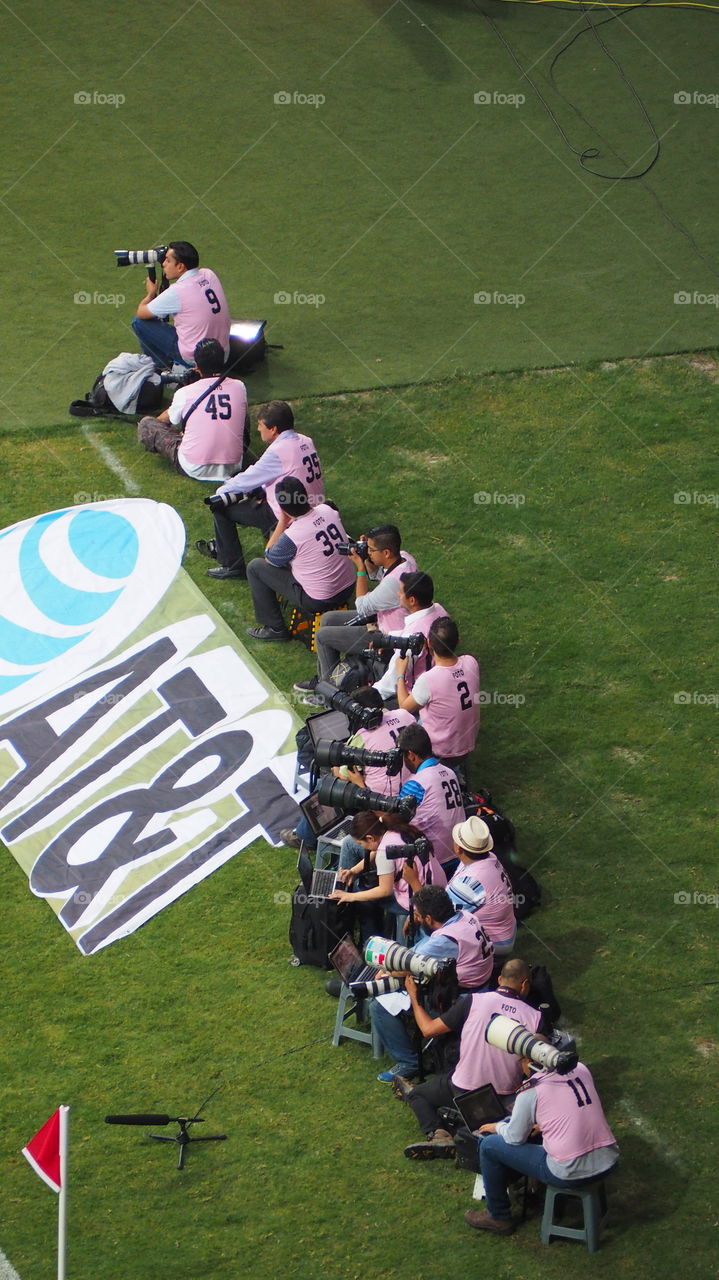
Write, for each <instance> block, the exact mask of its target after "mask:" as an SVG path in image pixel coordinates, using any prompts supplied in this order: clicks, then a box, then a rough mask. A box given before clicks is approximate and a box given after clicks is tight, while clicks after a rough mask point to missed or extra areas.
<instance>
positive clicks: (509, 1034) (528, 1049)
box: [484, 1013, 579, 1076]
mask: <svg viewBox="0 0 719 1280" xmlns="http://www.w3.org/2000/svg"><path fill="white" fill-rule="evenodd" d="M484 1038H485V1040H486V1041H487V1044H492V1045H494V1047H495V1049H504V1050H505V1052H506V1053H514V1054H516V1056H517V1057H518V1058H531V1060H532V1062H535V1063H536V1064H537V1066H538V1067H546V1068H547V1069H548V1070H549V1071H556V1072H557V1075H560V1076H565V1075H566V1074H567V1072H568V1071H573V1070H574V1068H575V1067H576V1065H577V1063H578V1061H579V1054H578V1053H577V1051H576V1048H574V1047H572V1048H571V1049H569V1048H557V1047H556V1046H555V1045H553V1044H545V1042H544V1041H543V1040H538V1039H537V1037H536V1036H535V1035H533V1034H532V1032H531V1031H530V1030H529V1028H528V1027H525V1026H524V1025H523V1023H521V1022H516V1021H515V1019H514V1018H508V1017H506V1015H505V1014H503V1013H495V1014H493V1015H492V1017H491V1018H490V1020H489V1023H488V1025H487V1030H486V1031H485V1033H484Z"/></svg>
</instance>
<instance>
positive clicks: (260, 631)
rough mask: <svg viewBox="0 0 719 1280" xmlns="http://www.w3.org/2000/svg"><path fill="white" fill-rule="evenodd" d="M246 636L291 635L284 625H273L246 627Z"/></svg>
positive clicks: (280, 637)
mask: <svg viewBox="0 0 719 1280" xmlns="http://www.w3.org/2000/svg"><path fill="white" fill-rule="evenodd" d="M207 572H208V573H212V569H208V571H207ZM245 630H246V632H247V634H248V636H252V639H253V640H291V639H292V636H291V635H290V633H289V631H285V628H284V627H281V628H279V629H276V628H275V627H246V628H245Z"/></svg>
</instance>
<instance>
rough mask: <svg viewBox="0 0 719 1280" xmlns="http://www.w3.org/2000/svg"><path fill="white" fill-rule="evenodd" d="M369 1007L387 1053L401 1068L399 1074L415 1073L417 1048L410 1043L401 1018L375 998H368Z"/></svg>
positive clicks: (408, 1074)
mask: <svg viewBox="0 0 719 1280" xmlns="http://www.w3.org/2000/svg"><path fill="white" fill-rule="evenodd" d="M369 1009H370V1017H371V1019H372V1025H373V1027H375V1029H376V1030H377V1032H378V1034H379V1038H380V1040H381V1041H382V1044H383V1045H384V1047H385V1049H386V1050H387V1053H388V1054H389V1055H390V1057H391V1058H394V1061H395V1063H396V1064H397V1065H398V1066H399V1067H400V1068H401V1070H400V1075H403V1076H410V1075H416V1074H417V1070H418V1067H419V1061H418V1058H417V1050H416V1049H415V1047H414V1045H413V1044H412V1040H411V1039H410V1036H409V1032H408V1031H407V1028H406V1027H405V1025H404V1022H403V1021H402V1019H401V1018H400V1017H399V1015H398V1014H394V1013H389V1012H388V1011H387V1009H385V1007H384V1005H381V1004H379V1003H378V1002H377V1001H376V1000H370V1005H369Z"/></svg>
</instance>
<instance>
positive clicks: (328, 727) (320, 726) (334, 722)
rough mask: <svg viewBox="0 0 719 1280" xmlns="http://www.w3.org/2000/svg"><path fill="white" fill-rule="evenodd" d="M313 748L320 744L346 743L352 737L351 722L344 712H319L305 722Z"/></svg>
mask: <svg viewBox="0 0 719 1280" xmlns="http://www.w3.org/2000/svg"><path fill="white" fill-rule="evenodd" d="M305 726H306V728H307V732H308V733H309V735H310V738H311V740H312V746H313V747H316V746H317V743H318V742H327V741H329V742H346V741H347V739H348V738H349V736H350V722H349V720H348V718H347V716H346V715H345V713H344V711H334V710H333V709H332V708H330V710H329V711H319V712H318V713H317V715H316V716H308V717H307V720H306V721H305Z"/></svg>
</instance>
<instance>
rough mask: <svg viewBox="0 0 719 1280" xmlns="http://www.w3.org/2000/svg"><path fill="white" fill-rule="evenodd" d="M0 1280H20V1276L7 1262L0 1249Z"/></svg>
mask: <svg viewBox="0 0 719 1280" xmlns="http://www.w3.org/2000/svg"><path fill="white" fill-rule="evenodd" d="M0 1280H20V1276H19V1275H18V1273H17V1271H16V1270H15V1268H14V1266H13V1265H12V1263H10V1262H8V1260H7V1258H6V1257H5V1254H4V1253H3V1251H2V1249H0Z"/></svg>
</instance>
